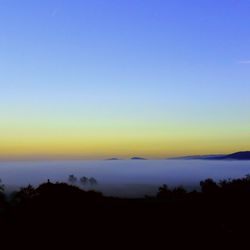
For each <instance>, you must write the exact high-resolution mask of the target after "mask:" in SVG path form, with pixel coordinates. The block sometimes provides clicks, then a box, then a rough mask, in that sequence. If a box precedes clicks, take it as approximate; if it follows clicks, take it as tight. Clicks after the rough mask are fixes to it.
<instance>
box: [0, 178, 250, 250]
mask: <svg viewBox="0 0 250 250" xmlns="http://www.w3.org/2000/svg"><path fill="white" fill-rule="evenodd" d="M201 189H202V192H190V193H187V192H186V191H185V190H184V189H183V188H181V187H179V188H175V189H172V190H170V189H169V188H168V187H167V186H162V187H160V188H159V193H158V195H157V197H145V198H144V199H119V198H110V197H103V196H102V194H101V193H97V192H85V191H83V190H81V189H79V188H77V187H75V186H71V185H68V184H65V183H55V184H53V183H50V182H48V183H44V184H42V185H40V186H39V187H38V188H36V189H34V188H33V187H31V186H28V187H26V188H23V189H21V190H20V191H18V192H17V193H15V194H13V195H12V197H10V198H9V200H8V201H6V200H5V199H4V195H2V199H1V212H0V219H1V244H2V245H4V244H7V246H9V248H10V246H13V245H16V246H17V247H18V248H17V249H23V247H26V248H27V247H31V248H33V249H38V248H39V247H42V249H64V248H67V249H74V248H75V247H77V249H100V248H102V249H124V248H125V249H148V248H149V249H174V248H180V249H189V248H190V247H191V248H195V247H198V248H199V249H206V248H209V249H217V248H218V249H228V247H233V248H234V249H243V248H241V247H239V246H240V245H241V244H243V243H245V242H246V241H247V239H248V237H249V235H250V234H249V233H250V177H249V176H247V177H246V178H243V179H238V180H231V181H230V180H229V181H222V182H220V183H215V182H213V181H212V180H210V179H208V180H205V181H203V182H201ZM234 244H236V245H234ZM181 246H183V247H182V248H181ZM107 247H108V248H107ZM5 249H7V248H5ZM246 249H247V248H246Z"/></svg>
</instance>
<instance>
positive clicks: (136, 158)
mask: <svg viewBox="0 0 250 250" xmlns="http://www.w3.org/2000/svg"><path fill="white" fill-rule="evenodd" d="M130 160H147V159H145V158H142V157H132V158H130Z"/></svg>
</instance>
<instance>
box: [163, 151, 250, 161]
mask: <svg viewBox="0 0 250 250" xmlns="http://www.w3.org/2000/svg"><path fill="white" fill-rule="evenodd" d="M168 159H180V160H181V159H183V160H230V159H231V160H250V151H240V152H236V153H232V154H228V155H221V154H217V155H190V156H180V157H172V158H168Z"/></svg>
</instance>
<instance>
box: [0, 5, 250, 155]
mask: <svg viewBox="0 0 250 250" xmlns="http://www.w3.org/2000/svg"><path fill="white" fill-rule="evenodd" d="M249 10H250V1H247V0H241V1H236V0H220V1H218V0H217V1H216V0H203V1H200V0H199V1H198V0H188V1H185V0H172V1H167V0H166V1H163V0H161V1H160V0H123V1H121V0H116V1H114V0H113V1H112V0H106V1H104V0H102V1H101V0H99V1H97V0H91V1H90V0H83V1H80V0H78V1H77V0H70V1H69V0H64V1H63V0H61V1H60V0H56V1H55V0H50V1H48V0H40V1H31V0H22V1H18V0H0V59H1V60H0V90H1V91H0V114H1V124H0V128H1V132H0V136H1V134H2V136H4V137H5V142H8V143H9V144H10V145H12V142H13V140H14V141H15V145H16V146H15V148H13V150H14V151H17V152H18V150H19V149H20V148H22V147H24V145H25V147H27V152H26V151H25V152H26V153H27V154H28V151H29V147H32V143H33V141H37V138H39V136H40V137H43V138H47V144H48V145H49V144H51V140H52V139H51V140H50V139H49V138H50V136H51V134H53V132H54V131H55V130H57V129H58V130H61V134H59V135H58V136H60V135H63V136H65V141H64V142H63V143H66V142H67V140H68V141H69V142H70V143H75V142H74V141H71V139H72V137H73V134H74V133H73V132H74V131H78V132H79V135H80V139H79V141H77V143H78V144H79V147H83V149H82V150H83V151H84V150H85V147H84V146H82V142H83V141H90V140H92V139H91V137H89V134H96V135H98V134H99V133H101V135H100V139H99V140H103V138H108V137H110V135H111V134H112V138H113V139H112V140H113V141H114V142H115V144H114V145H116V146H117V147H118V148H119V147H120V148H121V150H120V151H119V150H118V151H119V152H118V153H117V154H121V155H123V154H129V153H128V152H124V153H123V151H122V148H124V147H125V145H127V144H124V145H123V138H120V137H119V134H122V133H124V134H125V135H127V136H128V137H127V138H130V142H131V145H132V144H133V143H134V142H136V140H138V138H137V136H139V135H140V131H144V132H143V133H142V134H141V137H143V138H145V141H141V143H143V145H145V144H147V143H148V144H149V143H151V141H150V140H149V139H147V138H153V137H155V138H156V139H155V140H156V141H155V142H154V143H155V144H154V147H157V142H159V145H160V146H159V147H160V149H161V150H159V153H155V152H156V151H157V149H155V148H153V147H152V146H149V148H147V149H145V151H146V152H147V154H151V155H161V154H164V152H166V154H167V152H168V151H170V152H171V153H169V154H180V153H184V152H186V151H188V148H189V147H188V145H193V144H195V143H197V142H199V143H201V142H202V145H201V146H200V150H201V152H208V151H209V152H211V151H214V150H218V148H217V145H218V142H221V141H223V140H224V144H219V145H220V146H221V148H222V149H221V151H229V150H234V149H235V150H238V149H243V148H244V149H245V148H246V147H247V146H249V147H250V144H249V143H248V141H249V139H250V135H249V131H250V111H249V106H250V98H249V93H250V29H249V24H250V15H249ZM111 130H112V131H113V132H112V131H111ZM135 130H136V131H138V132H136V131H135ZM198 130H199V132H197V131H198ZM29 131H31V132H30V138H32V140H31V139H30V140H31V142H30V144H29V143H28V142H27V141H25V142H24V139H22V140H21V139H20V138H22V136H23V135H27V133H29ZM32 131H33V132H32ZM72 131H73V132H72ZM100 131H101V132H100ZM222 135H223V136H224V137H223V136H222ZM221 136H222V137H221ZM97 137H98V136H97ZM17 138H19V139H17ZM53 138H54V137H53ZM174 138H179V139H178V140H177V139H176V141H175V140H174ZM181 138H183V140H182V139H181ZM191 138H195V140H194V139H191ZM225 138H226V139H225ZM54 139H55V140H56V139H58V138H54ZM44 140H45V139H44ZM95 141H96V144H98V138H95ZM168 141H171V143H168ZM173 142H174V145H175V146H174V147H172V148H173V149H172V148H171V145H172V144H173ZM8 143H7V144H8ZM70 143H69V144H70ZM119 143H120V144H119ZM28 144H29V146H27V145H28ZM44 144H46V143H45V142H43V144H41V147H42V145H44ZM228 144H230V147H228V146H227V145H228ZM114 145H113V146H112V147H111V148H113V147H114ZM139 145H140V143H139ZM183 145H184V146H183ZM232 145H234V146H232ZM93 148H94V147H93ZM191 148H192V147H191ZM0 149H2V151H3V152H7V153H8V152H11V150H12V148H11V146H9V148H8V149H6V147H5V145H4V144H2V145H1V147H0ZM213 149H214V150H213ZM67 150H68V148H67ZM72 150H73V149H72ZM102 150H103V149H102V147H101V146H100V145H99V144H98V145H97V150H96V152H94V151H95V150H94V149H93V155H95V154H96V155H102V154H105V153H104V151H102ZM150 150H151V151H150ZM192 150H193V151H194V152H198V149H197V148H193V149H192ZM58 151H60V150H59V148H58ZM20 152H21V151H20ZM22 152H23V151H22ZM150 152H152V153H150ZM157 152H158V151H157ZM36 153H39V152H36ZM64 153H65V152H64ZM139 153H141V152H139ZM190 153H191V152H190ZM9 154H10V153H9ZM145 154H146V153H145Z"/></svg>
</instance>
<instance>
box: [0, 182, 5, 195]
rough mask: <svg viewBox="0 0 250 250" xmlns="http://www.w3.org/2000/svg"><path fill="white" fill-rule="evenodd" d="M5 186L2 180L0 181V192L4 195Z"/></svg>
mask: <svg viewBox="0 0 250 250" xmlns="http://www.w3.org/2000/svg"><path fill="white" fill-rule="evenodd" d="M4 188H5V186H4V184H2V179H0V192H1V193H3V192H4Z"/></svg>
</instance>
